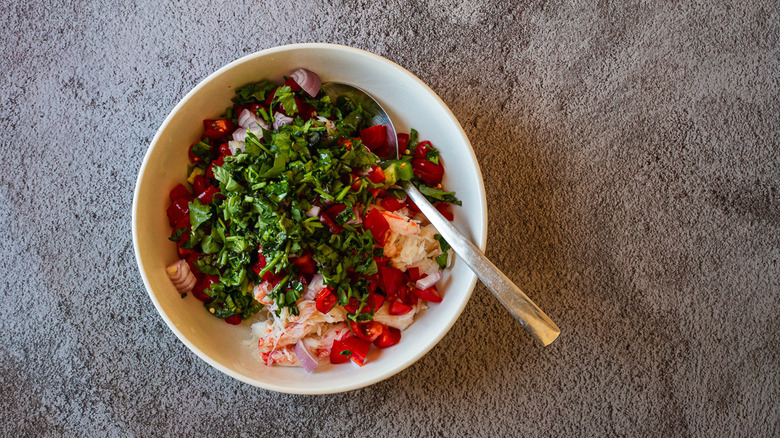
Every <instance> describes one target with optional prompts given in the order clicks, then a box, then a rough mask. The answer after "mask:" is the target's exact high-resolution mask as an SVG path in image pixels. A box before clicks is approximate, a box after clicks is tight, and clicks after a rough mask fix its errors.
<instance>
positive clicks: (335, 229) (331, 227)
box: [320, 214, 341, 234]
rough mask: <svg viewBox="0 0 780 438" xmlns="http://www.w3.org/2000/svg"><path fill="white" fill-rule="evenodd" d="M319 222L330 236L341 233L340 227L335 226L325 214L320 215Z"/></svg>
mask: <svg viewBox="0 0 780 438" xmlns="http://www.w3.org/2000/svg"><path fill="white" fill-rule="evenodd" d="M320 222H322V223H323V224H325V226H326V227H328V229H329V230H330V232H331V233H332V234H338V233H340V232H341V227H340V226H338V225H336V223H335V222H333V219H331V218H330V217H329V216H328V215H327V214H321V215H320Z"/></svg>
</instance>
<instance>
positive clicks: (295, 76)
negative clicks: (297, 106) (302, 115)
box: [290, 68, 322, 97]
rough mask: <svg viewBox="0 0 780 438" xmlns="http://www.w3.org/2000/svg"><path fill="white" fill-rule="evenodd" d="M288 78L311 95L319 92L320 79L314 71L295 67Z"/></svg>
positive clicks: (314, 95)
mask: <svg viewBox="0 0 780 438" xmlns="http://www.w3.org/2000/svg"><path fill="white" fill-rule="evenodd" d="M290 79H292V80H294V81H295V83H296V84H298V85H299V86H300V87H301V88H302V89H303V91H305V92H307V93H308V94H309V96H311V97H317V95H318V94H319V93H320V87H321V86H322V80H320V77H319V76H317V75H316V74H315V73H312V72H310V71H309V70H306V69H305V68H297V69H295V71H293V72H292V73H290Z"/></svg>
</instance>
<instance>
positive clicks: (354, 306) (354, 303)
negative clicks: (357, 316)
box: [344, 298, 360, 313]
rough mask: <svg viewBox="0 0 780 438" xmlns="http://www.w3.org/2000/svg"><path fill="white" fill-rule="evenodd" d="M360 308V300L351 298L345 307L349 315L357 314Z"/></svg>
mask: <svg viewBox="0 0 780 438" xmlns="http://www.w3.org/2000/svg"><path fill="white" fill-rule="evenodd" d="M359 308H360V300H358V299H357V298H350V299H349V303H347V304H345V305H344V310H346V311H347V312H349V313H357V311H358V309H359Z"/></svg>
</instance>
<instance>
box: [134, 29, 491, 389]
mask: <svg viewBox="0 0 780 438" xmlns="http://www.w3.org/2000/svg"><path fill="white" fill-rule="evenodd" d="M297 67H305V68H307V69H309V70H311V71H314V72H316V73H317V74H319V76H320V77H321V78H322V80H323V82H328V81H338V82H344V83H348V84H352V85H355V86H357V87H359V88H362V89H364V90H366V91H368V92H369V93H370V94H372V95H373V96H374V97H375V98H376V99H377V100H379V102H380V103H381V104H382V106H383V107H384V108H385V109H387V110H388V112H389V113H390V116H391V117H392V120H393V122H394V124H395V127H396V129H397V130H398V131H399V132H409V128H415V129H417V130H418V131H419V132H420V137H421V139H427V140H430V141H432V142H433V144H434V145H435V146H436V147H438V148H439V150H440V151H441V156H442V158H443V160H444V163H445V176H446V178H445V180H444V184H445V187H447V188H448V189H451V190H455V191H456V192H457V196H458V197H459V198H460V199H461V200H462V201H463V207H455V208H454V213H455V225H456V226H457V227H458V228H459V229H460V230H461V231H462V232H463V233H464V234H466V235H467V236H468V237H470V238H471V239H472V241H473V242H475V243H476V244H477V246H479V247H480V248H482V249H483V250H484V248H485V241H486V238H487V206H486V203H485V188H484V186H483V184H482V175H481V173H480V170H479V166H478V164H477V161H476V157H475V156H474V151H473V150H472V149H471V145H470V144H469V141H468V139H467V138H466V135H465V133H464V132H463V128H461V126H460V125H459V124H458V121H457V120H456V119H455V117H454V116H453V115H452V112H451V111H450V110H449V109H448V108H447V106H446V105H445V104H444V102H442V100H441V99H440V98H439V97H438V96H437V95H436V93H434V92H433V91H432V90H431V89H430V88H429V87H428V86H426V85H425V84H424V83H423V82H422V81H420V80H419V79H418V78H417V77H415V76H414V75H413V74H411V73H409V72H408V71H406V70H405V69H403V68H402V67H400V66H399V65H397V64H395V63H393V62H391V61H388V60H387V59H384V58H382V57H380V56H377V55H374V54H371V53H368V52H365V51H362V50H358V49H354V48H350V47H344V46H337V45H331V44H295V45H288V46H282V47H275V48H272V49H268V50H262V51H260V52H257V53H254V54H251V55H248V56H245V57H243V58H241V59H238V60H236V61H234V62H231V63H230V64H228V65H226V66H225V67H222V68H221V69H219V70H217V71H216V72H214V73H213V74H211V75H210V76H209V77H207V78H206V79H205V80H203V81H202V82H201V83H200V84H198V85H197V86H196V87H195V88H193V89H192V91H190V92H189V93H188V94H187V95H186V96H185V97H184V98H183V99H182V100H181V102H179V103H178V104H177V105H176V107H175V108H174V109H173V111H171V113H170V114H168V117H166V118H165V121H164V122H163V124H162V126H160V129H159V130H158V131H157V134H156V135H155V137H154V140H152V144H151V145H150V146H149V150H148V151H147V152H146V156H145V157H144V161H143V164H142V165H141V169H140V171H139V173H138V180H137V182H136V187H135V196H134V198H133V245H134V248H135V255H136V259H137V261H138V268H139V270H140V271H141V277H142V278H143V281H144V284H145V285H146V289H147V290H148V292H149V297H150V298H151V299H152V302H153V303H154V306H155V307H156V308H157V311H158V312H159V313H160V315H161V316H162V318H163V320H165V323H166V324H168V326H169V327H170V328H171V330H172V331H173V333H175V334H176V336H177V337H178V338H179V339H180V340H181V341H182V342H183V343H184V345H186V346H187V348H189V349H190V350H192V351H193V352H194V353H195V354H197V355H198V356H199V357H200V358H202V359H203V360H205V361H206V362H207V363H209V364H210V365H212V366H213V367H214V368H216V369H218V370H220V371H222V372H224V373H225V374H228V375H230V376H232V377H235V378H236V379H238V380H241V381H243V382H246V383H249V384H251V385H255V386H259V387H261V388H265V389H270V390H273V391H279V392H287V393H297V394H325V393H334V392H341V391H348V390H352V389H356V388H360V387H363V386H366V385H370V384H372V383H375V382H378V381H380V380H383V379H386V378H388V377H390V376H392V375H393V374H395V373H397V372H399V371H401V370H403V369H404V368H406V367H408V366H409V365H411V364H412V363H414V362H415V361H416V360H417V359H419V358H420V357H422V355H424V354H425V353H426V352H428V351H429V350H430V349H431V348H432V347H433V346H434V345H436V343H437V342H438V341H439V340H440V339H441V338H442V337H443V336H444V335H445V334H446V333H447V331H448V330H449V329H450V327H452V325H453V323H454V322H455V320H456V319H457V318H458V316H459V315H460V313H461V312H462V311H463V308H464V306H465V305H466V302H467V301H468V299H469V297H470V296H471V292H472V290H473V289H474V285H475V284H476V277H475V276H474V274H473V273H472V272H471V271H470V270H469V268H468V267H467V266H466V265H465V264H464V263H463V262H462V261H460V260H459V259H457V258H456V261H455V263H454V266H453V267H452V269H451V270H449V271H448V272H447V273H446V274H445V276H444V278H443V279H442V281H441V282H440V283H439V285H440V290H441V291H442V294H443V296H444V300H443V302H441V303H439V304H430V307H429V309H428V310H426V311H425V312H423V313H422V314H421V315H420V316H419V317H418V318H417V320H416V321H415V322H414V324H412V325H411V326H410V327H409V328H408V329H407V330H405V331H404V332H403V336H402V338H401V342H400V343H399V344H397V345H395V346H393V347H390V348H387V349H384V350H378V349H373V348H372V351H371V353H370V354H369V357H368V359H367V361H366V364H365V365H364V366H363V367H357V366H356V365H354V364H352V363H346V364H343V365H337V366H333V365H330V364H328V363H323V364H321V365H320V366H319V367H318V368H317V369H316V370H315V371H314V372H313V373H312V374H307V373H306V372H305V371H304V370H303V369H302V368H288V367H278V366H271V367H267V366H265V365H263V364H261V363H260V362H259V361H258V360H257V359H256V358H255V356H254V351H253V348H252V347H251V346H248V345H247V340H248V339H249V337H250V325H251V323H250V322H248V321H244V323H243V324H241V325H238V326H232V325H229V324H226V323H224V322H223V321H221V320H219V319H217V318H214V317H213V316H211V315H210V314H209V313H208V312H206V311H205V310H204V308H203V305H202V303H201V302H200V301H198V300H197V299H196V298H195V297H193V296H191V294H190V295H188V296H187V298H185V299H182V298H180V297H179V294H178V293H177V292H176V289H175V288H174V287H173V285H172V284H171V282H170V280H169V279H168V276H167V275H166V273H165V267H166V266H167V265H168V264H170V263H171V262H173V261H174V260H176V258H177V256H176V249H175V245H174V244H173V243H171V242H170V241H168V240H167V238H168V236H169V235H170V232H171V229H170V227H169V226H168V222H167V217H166V214H165V209H166V208H167V207H168V205H169V203H170V201H169V199H168V192H169V191H170V190H171V189H172V188H173V187H174V186H175V185H176V184H178V183H181V182H183V181H184V180H185V179H186V169H187V163H188V159H187V149H188V147H189V145H190V144H191V143H193V142H195V141H197V140H198V138H199V137H200V135H201V134H202V132H203V124H202V120H203V119H213V118H216V117H217V116H219V114H221V113H222V112H223V111H224V110H225V108H226V107H227V106H228V105H229V104H230V103H231V102H230V99H231V98H232V97H233V94H234V90H235V89H236V87H239V86H242V85H244V84H247V83H250V82H257V81H259V80H262V79H270V80H273V81H277V82H280V81H281V78H282V76H284V75H289V74H290V72H292V70H294V69H295V68H297ZM177 372H178V371H177Z"/></svg>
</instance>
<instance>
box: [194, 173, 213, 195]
mask: <svg viewBox="0 0 780 438" xmlns="http://www.w3.org/2000/svg"><path fill="white" fill-rule="evenodd" d="M209 185H210V184H209V180H208V178H206V177H205V176H203V175H195V179H193V180H192V191H193V192H194V195H195V196H196V197H197V196H198V195H200V194H201V193H203V192H204V191H205V190H206V187H208V186H209Z"/></svg>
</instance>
